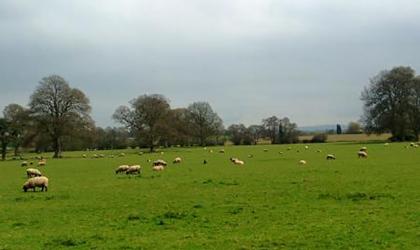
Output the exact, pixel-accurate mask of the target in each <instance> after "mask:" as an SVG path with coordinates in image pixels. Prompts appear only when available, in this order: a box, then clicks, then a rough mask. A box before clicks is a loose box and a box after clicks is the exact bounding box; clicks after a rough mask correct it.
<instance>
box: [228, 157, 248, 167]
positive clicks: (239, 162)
mask: <svg viewBox="0 0 420 250" xmlns="http://www.w3.org/2000/svg"><path fill="white" fill-rule="evenodd" d="M230 161H231V162H232V163H233V164H235V165H244V164H245V162H244V161H241V160H239V159H238V158H230Z"/></svg>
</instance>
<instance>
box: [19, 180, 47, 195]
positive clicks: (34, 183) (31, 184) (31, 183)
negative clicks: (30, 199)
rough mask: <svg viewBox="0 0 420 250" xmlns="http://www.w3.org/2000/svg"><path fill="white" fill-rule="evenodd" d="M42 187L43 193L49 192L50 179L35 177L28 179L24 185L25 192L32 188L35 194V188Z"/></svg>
mask: <svg viewBox="0 0 420 250" xmlns="http://www.w3.org/2000/svg"><path fill="white" fill-rule="evenodd" d="M36 187H40V188H41V191H44V189H45V191H48V178H47V177H45V176H39V177H33V178H30V179H28V180H27V181H26V182H25V183H24V184H23V191H25V192H26V191H28V189H30V188H32V189H33V191H34V192H35V188H36Z"/></svg>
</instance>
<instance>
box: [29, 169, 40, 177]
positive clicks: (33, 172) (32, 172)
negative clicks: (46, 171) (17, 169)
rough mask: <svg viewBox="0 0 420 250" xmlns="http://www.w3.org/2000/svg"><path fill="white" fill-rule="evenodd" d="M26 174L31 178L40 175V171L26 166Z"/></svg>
mask: <svg viewBox="0 0 420 250" xmlns="http://www.w3.org/2000/svg"><path fill="white" fill-rule="evenodd" d="M26 176H28V178H32V177H37V176H42V173H41V171H39V170H38V169H36V168H28V169H26Z"/></svg>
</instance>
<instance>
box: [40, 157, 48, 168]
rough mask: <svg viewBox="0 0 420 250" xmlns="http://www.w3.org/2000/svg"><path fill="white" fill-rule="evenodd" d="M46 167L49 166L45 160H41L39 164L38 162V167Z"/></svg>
mask: <svg viewBox="0 0 420 250" xmlns="http://www.w3.org/2000/svg"><path fill="white" fill-rule="evenodd" d="M45 165H47V161H46V160H45V159H44V160H40V161H39V162H38V167H43V166H45Z"/></svg>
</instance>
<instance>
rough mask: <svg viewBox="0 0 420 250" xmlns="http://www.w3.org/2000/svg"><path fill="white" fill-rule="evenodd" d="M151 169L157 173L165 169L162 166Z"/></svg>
mask: <svg viewBox="0 0 420 250" xmlns="http://www.w3.org/2000/svg"><path fill="white" fill-rule="evenodd" d="M152 169H153V171H157V172H158V171H163V170H164V169H165V167H164V166H162V165H156V166H153V167H152Z"/></svg>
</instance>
